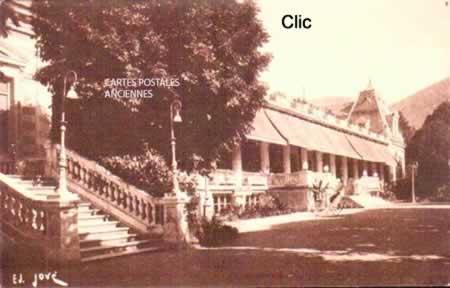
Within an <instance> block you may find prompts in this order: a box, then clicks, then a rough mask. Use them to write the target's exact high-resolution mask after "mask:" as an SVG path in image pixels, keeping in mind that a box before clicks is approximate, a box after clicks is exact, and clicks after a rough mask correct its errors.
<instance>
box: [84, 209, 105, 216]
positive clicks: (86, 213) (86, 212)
mask: <svg viewBox="0 0 450 288" xmlns="http://www.w3.org/2000/svg"><path fill="white" fill-rule="evenodd" d="M89 215H92V216H96V215H105V214H103V213H102V211H101V210H99V209H97V208H91V209H81V210H80V209H78V217H80V216H82V217H85V216H89Z"/></svg>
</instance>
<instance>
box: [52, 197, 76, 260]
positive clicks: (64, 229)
mask: <svg viewBox="0 0 450 288" xmlns="http://www.w3.org/2000/svg"><path fill="white" fill-rule="evenodd" d="M78 201H79V200H74V201H68V202H60V203H55V205H54V206H53V205H52V207H49V208H48V210H47V212H48V214H47V219H46V220H47V222H46V226H47V235H48V237H49V239H48V247H47V251H46V255H47V257H48V260H49V261H50V262H53V263H61V264H64V263H65V264H67V263H77V262H79V261H80V239H79V236H78V207H77V202H78Z"/></svg>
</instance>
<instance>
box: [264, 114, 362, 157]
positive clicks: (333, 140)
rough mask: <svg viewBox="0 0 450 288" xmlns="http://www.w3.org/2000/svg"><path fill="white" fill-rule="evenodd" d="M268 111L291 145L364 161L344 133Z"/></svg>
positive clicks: (270, 117)
mask: <svg viewBox="0 0 450 288" xmlns="http://www.w3.org/2000/svg"><path fill="white" fill-rule="evenodd" d="M266 111H267V115H268V116H269V119H270V120H272V123H274V125H275V126H276V127H277V129H278V130H279V131H280V133H281V134H282V135H283V136H284V137H285V138H286V139H288V142H289V144H291V145H295V146H299V147H302V148H306V149H308V150H313V151H320V152H323V153H329V154H335V155H339V156H345V157H349V158H354V159H362V157H361V156H360V155H359V154H358V153H357V151H356V150H355V149H354V148H353V147H352V145H351V144H350V143H349V141H348V140H347V139H346V137H345V134H344V133H343V132H340V131H338V130H335V129H331V128H328V127H325V126H322V125H320V124H317V123H313V122H310V121H307V120H305V119H301V118H298V117H295V116H293V115H289V114H287V113H283V112H281V111H277V110H272V109H267V110H266Z"/></svg>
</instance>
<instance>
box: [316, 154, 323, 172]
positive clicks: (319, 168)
mask: <svg viewBox="0 0 450 288" xmlns="http://www.w3.org/2000/svg"><path fill="white" fill-rule="evenodd" d="M316 161H317V172H323V159H322V152H319V151H316Z"/></svg>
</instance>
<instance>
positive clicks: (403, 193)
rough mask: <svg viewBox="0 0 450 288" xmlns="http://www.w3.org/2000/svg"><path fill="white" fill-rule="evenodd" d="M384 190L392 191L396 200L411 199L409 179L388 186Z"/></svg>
mask: <svg viewBox="0 0 450 288" xmlns="http://www.w3.org/2000/svg"><path fill="white" fill-rule="evenodd" d="M390 185H391V186H388V188H387V189H386V190H387V191H389V190H390V191H393V192H394V194H395V197H396V198H397V199H402V200H410V199H411V178H409V177H408V178H403V179H399V180H397V182H395V183H393V184H390Z"/></svg>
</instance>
